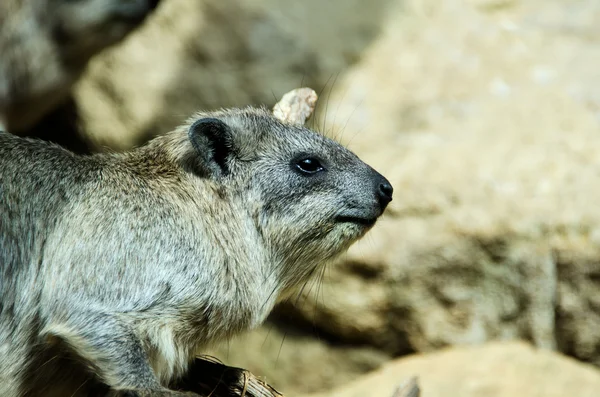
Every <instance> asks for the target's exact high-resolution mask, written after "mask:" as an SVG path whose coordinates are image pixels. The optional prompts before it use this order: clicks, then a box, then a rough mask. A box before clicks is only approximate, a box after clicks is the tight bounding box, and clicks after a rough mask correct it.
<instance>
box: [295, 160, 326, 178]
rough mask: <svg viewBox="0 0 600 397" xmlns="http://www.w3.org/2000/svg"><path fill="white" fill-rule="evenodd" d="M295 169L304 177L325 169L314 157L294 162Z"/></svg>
mask: <svg viewBox="0 0 600 397" xmlns="http://www.w3.org/2000/svg"><path fill="white" fill-rule="evenodd" d="M295 165H296V168H297V169H298V170H299V171H300V172H301V173H302V174H305V175H313V174H316V173H318V172H321V171H324V170H325V167H323V165H322V164H321V162H320V161H319V160H317V159H316V158H314V157H306V158H302V159H300V160H298V161H296V164H295Z"/></svg>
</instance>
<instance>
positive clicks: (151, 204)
mask: <svg viewBox="0 0 600 397" xmlns="http://www.w3.org/2000/svg"><path fill="white" fill-rule="evenodd" d="M281 120H282V118H280V117H275V116H274V115H273V114H272V113H271V112H269V111H267V110H264V109H255V108H246V109H230V110H223V111H217V112H212V113H206V114H198V115H196V116H195V117H194V118H192V119H191V120H190V121H189V122H188V123H187V124H185V125H183V126H181V127H179V128H177V129H176V130H175V131H173V132H171V133H169V134H166V135H164V136H161V137H158V138H156V139H154V140H153V141H151V142H150V143H148V144H147V145H145V146H143V147H140V148H137V149H135V150H132V151H130V152H127V153H122V154H114V153H112V154H97V155H92V156H78V155H75V154H73V153H70V152H68V151H66V150H64V149H62V148H60V147H58V146H55V145H51V144H48V143H45V142H42V141H36V140H31V139H25V138H20V137H17V136H14V135H11V134H7V133H0V298H1V299H0V356H1V357H2V360H0V395H2V396H6V397H23V396H28V397H37V396H50V397H52V396H88V395H98V393H101V391H102V390H110V391H111V393H113V394H111V395H123V394H119V393H129V394H128V395H139V396H142V395H143V396H176V395H183V394H180V393H179V392H175V391H173V390H176V389H178V385H181V384H182V383H181V381H182V380H183V379H185V377H186V374H187V373H188V370H189V369H190V366H191V365H193V360H194V357H195V356H196V354H198V353H200V352H202V349H203V348H205V347H206V346H207V345H209V344H211V343H213V342H216V341H220V340H224V339H227V338H229V337H230V336H232V335H234V334H236V333H239V332H241V331H244V330H247V329H250V328H252V327H255V326H257V325H258V324H260V323H261V322H262V321H263V320H264V319H265V318H266V317H267V315H268V314H269V312H270V311H271V309H272V308H273V306H274V305H275V303H276V302H277V300H278V298H279V297H280V296H282V295H283V294H287V293H289V292H290V291H291V290H293V289H294V288H295V287H297V286H299V285H301V284H303V283H304V282H305V281H306V280H307V279H308V278H309V277H310V276H311V275H312V274H314V273H315V271H316V270H317V269H320V268H321V267H322V266H324V264H325V263H326V262H327V261H329V260H331V259H333V258H335V257H336V256H337V255H339V254H340V253H342V252H344V251H345V250H346V249H347V248H348V247H349V246H350V245H351V244H352V243H353V242H355V241H356V240H357V239H359V238H360V237H361V236H363V235H364V234H365V233H366V232H367V231H368V230H369V229H370V228H371V227H372V226H373V224H374V223H375V222H376V220H377V219H378V218H379V217H380V216H381V214H382V213H383V211H384V210H385V208H386V206H387V204H388V203H389V202H390V200H391V199H392V187H391V185H390V183H389V182H388V181H387V180H386V179H385V178H384V177H383V176H381V175H380V174H379V173H377V172H376V171H375V170H373V169H372V168H371V167H369V166H368V165H367V164H365V163H363V162H362V161H361V160H360V159H359V158H358V157H357V156H356V155H355V154H353V153H352V152H350V151H349V150H347V149H346V148H344V147H343V146H341V145H339V144H338V143H336V142H334V141H332V140H330V139H328V138H326V137H324V136H322V135H320V134H318V133H315V132H313V131H311V130H309V129H307V128H305V127H303V126H302V125H300V124H299V123H290V122H287V121H286V122H282V121H281ZM286 120H287V119H286ZM186 384H189V382H188V383H186ZM190 392H193V390H190ZM94 393H96V394H94Z"/></svg>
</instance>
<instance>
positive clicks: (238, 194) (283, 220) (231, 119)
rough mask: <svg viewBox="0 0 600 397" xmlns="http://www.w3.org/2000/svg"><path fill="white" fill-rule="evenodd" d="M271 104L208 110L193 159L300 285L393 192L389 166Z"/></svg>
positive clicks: (289, 281) (371, 219) (357, 233)
mask: <svg viewBox="0 0 600 397" xmlns="http://www.w3.org/2000/svg"><path fill="white" fill-rule="evenodd" d="M302 124H303V123H295V124H294V123H288V122H285V121H284V122H282V121H280V119H279V118H278V117H275V116H274V115H273V114H272V113H271V112H269V111H267V110H265V109H252V108H250V109H239V110H227V111H221V112H215V113H211V114H207V115H200V116H199V117H197V118H195V119H194V120H193V121H192V122H191V126H190V127H189V129H188V137H189V140H190V141H191V143H192V147H193V148H194V149H195V150H193V151H192V155H191V156H190V158H189V159H188V160H189V161H190V164H193V166H192V167H193V169H195V170H197V172H198V173H199V174H200V175H205V176H208V178H212V179H216V180H217V183H218V186H219V188H220V189H222V190H223V193H224V194H226V195H227V196H228V197H231V198H232V199H233V200H237V201H238V202H239V203H240V204H241V207H242V208H244V210H245V211H247V213H248V215H249V217H250V218H251V219H252V220H253V227H254V228H256V230H257V231H258V233H259V235H260V236H261V239H262V241H264V245H265V247H267V248H268V249H269V250H270V251H271V255H272V256H273V257H274V258H275V261H276V262H277V263H279V264H280V267H281V268H282V270H283V271H284V272H285V274H283V276H284V278H285V279H286V280H285V284H286V286H287V287H292V286H294V284H295V283H297V282H298V280H301V279H302V278H303V277H304V276H306V273H307V272H308V273H310V272H311V271H312V270H314V268H315V266H317V265H318V264H320V263H322V262H323V261H326V260H329V259H332V258H333V257H335V256H336V255H338V254H340V253H342V252H343V251H345V250H346V249H347V248H348V247H349V246H350V245H351V244H352V243H353V242H354V241H356V240H357V239H359V238H360V237H362V236H363V235H364V234H365V233H366V232H367V231H368V230H369V229H370V228H371V227H372V226H373V225H374V224H375V222H376V221H377V219H378V218H379V216H381V215H382V213H383V212H384V210H385V208H386V206H387V205H388V204H389V202H390V201H391V200H392V192H393V188H392V186H391V184H390V183H389V182H388V181H387V179H385V178H384V177H383V176H382V175H381V174H379V173H378V172H377V171H375V170H374V169H373V168H371V167H370V166H368V165H367V164H365V163H364V162H362V161H361V160H360V159H359V158H358V157H357V156H356V155H355V154H354V153H352V152H351V151H349V150H348V149H346V148H345V147H343V146H342V145H340V144H339V143H337V142H335V141H333V140H331V139H328V138H326V137H325V136H323V135H321V134H318V133H316V132H314V131H311V130H309V129H308V128H305V127H304V126H303V125H302Z"/></svg>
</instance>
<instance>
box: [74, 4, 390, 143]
mask: <svg viewBox="0 0 600 397" xmlns="http://www.w3.org/2000/svg"><path fill="white" fill-rule="evenodd" d="M390 2H391V0H373V1H370V2H369V4H368V5H366V4H364V3H363V2H361V1H360V0H334V1H327V2H322V1H320V0H307V1H303V2H300V3H299V2H297V1H293V0H251V1H239V0H194V1H190V0H166V1H164V2H163V3H161V5H160V6H159V8H158V9H157V10H156V12H155V13H154V14H153V15H152V16H151V18H149V20H148V21H147V23H146V24H145V25H144V26H143V27H142V28H141V29H139V31H137V32H135V34H133V35H131V36H130V37H128V39H127V40H125V41H124V42H123V43H122V44H121V45H119V46H118V47H115V48H114V49H111V50H110V51H107V52H105V53H103V54H102V55H100V56H99V57H97V58H96V59H95V60H94V61H93V62H92V63H91V65H90V67H89V70H88V73H87V75H86V77H85V78H84V79H83V80H82V81H81V83H80V84H79V85H78V87H77V92H76V98H77V100H78V102H79V104H80V107H81V111H82V115H83V119H84V121H85V124H86V129H87V130H88V131H89V133H90V134H91V135H92V137H93V138H95V140H96V141H97V142H99V143H100V144H103V145H107V146H109V147H111V148H114V149H124V148H128V147H131V146H132V145H135V144H137V143H139V142H141V141H144V140H146V139H147V138H148V137H150V136H152V135H155V134H158V133H163V132H165V131H168V130H170V129H171V128H173V127H174V126H175V125H176V124H179V123H181V122H182V120H183V119H185V118H187V117H188V116H190V115H191V114H192V113H193V112H195V111H197V110H199V109H204V110H208V109H214V108H219V107H230V106H244V105H250V104H252V105H256V104H264V105H267V106H269V107H270V106H272V105H274V104H275V101H276V99H275V98H280V97H281V95H283V94H284V93H285V92H288V91H290V90H291V89H294V88H297V87H298V86H300V85H304V86H309V87H312V88H314V89H315V90H316V91H317V92H318V91H319V90H320V89H321V88H322V87H323V86H324V85H325V84H326V82H327V81H328V80H329V79H333V78H335V76H336V75H337V74H339V73H341V72H344V71H345V70H346V69H347V67H348V65H349V64H351V63H353V62H355V61H356V60H357V59H359V57H360V55H361V53H362V50H363V49H364V48H365V47H366V46H367V45H368V44H369V43H370V42H371V41H372V40H373V39H374V38H375V37H376V36H377V34H378V32H379V29H380V26H381V25H382V23H381V20H382V18H383V16H384V15H385V12H386V9H387V5H388V4H389V3H390ZM357 11H358V12H357Z"/></svg>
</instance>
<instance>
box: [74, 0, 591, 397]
mask: <svg viewBox="0 0 600 397" xmlns="http://www.w3.org/2000/svg"><path fill="white" fill-rule="evenodd" d="M388 3H389V1H385V0H378V1H376V2H361V1H358V0H352V1H347V0H337V1H332V2H321V1H318V0H310V1H307V2H297V1H292V0H285V1H278V0H254V1H247V2H241V1H233V0H224V1H217V0H206V1H198V2H191V1H188V0H169V1H165V2H164V3H163V4H162V5H161V8H160V9H159V10H158V12H157V13H156V14H155V15H154V16H153V19H152V20H150V21H149V23H148V24H146V26H145V27H144V28H143V29H141V30H140V31H139V32H137V33H136V34H134V35H132V37H130V38H129V39H128V40H127V41H126V42H125V43H123V45H121V46H119V47H118V48H115V49H114V50H112V51H110V52H108V53H107V54H105V55H104V56H102V57H99V58H98V59H97V60H95V61H94V63H93V64H92V65H91V68H90V71H89V74H88V76H87V77H86V78H85V79H84V80H83V81H82V83H81V84H80V85H79V87H78V92H77V98H78V100H79V102H80V105H81V106H82V108H83V111H84V119H85V121H86V124H87V127H88V129H89V130H90V131H91V133H92V135H93V136H94V137H95V138H96V140H97V141H98V142H101V143H104V144H106V145H108V146H110V147H113V148H116V149H121V148H126V147H129V146H131V145H134V144H136V143H138V142H141V141H143V140H145V139H147V138H148V137H149V136H151V135H154V134H157V133H160V132H164V131H166V130H169V129H170V128H172V126H173V125H174V124H177V123H178V122H180V121H181V120H182V119H183V118H185V117H187V116H188V115H190V114H191V113H192V112H193V111H195V110H197V109H211V108H216V107H221V106H232V105H245V104H250V103H252V104H257V103H264V104H265V105H267V106H272V105H273V103H274V97H279V96H280V95H281V94H283V93H284V92H286V91H289V90H290V89H293V88H296V87H298V86H300V85H304V86H310V87H312V88H314V89H315V90H316V91H317V92H319V91H320V89H321V88H322V87H323V86H324V85H325V84H326V83H327V82H328V84H327V85H328V87H331V86H333V90H332V92H331V95H329V92H328V90H326V91H325V92H324V93H322V94H320V95H319V97H320V102H319V105H320V108H319V109H318V110H317V112H318V113H320V114H321V117H319V118H317V124H319V125H321V126H322V127H324V130H325V131H327V133H329V134H331V135H334V136H336V137H338V138H339V139H340V140H342V141H343V142H346V143H347V144H348V145H349V146H350V148H351V149H354V150H355V151H356V152H357V153H358V154H359V155H360V156H361V157H363V158H364V159H365V160H366V161H367V162H369V163H371V164H372V165H373V166H375V168H377V169H378V170H379V171H381V172H382V173H383V174H384V175H386V176H387V177H388V178H389V179H390V181H391V182H392V183H393V185H394V187H395V196H394V201H393V202H392V205H391V207H390V209H389V211H388V214H387V215H386V216H385V217H384V219H382V221H381V222H379V223H378V225H377V226H376V227H375V228H374V230H373V231H372V232H371V233H369V234H368V235H367V237H366V238H365V239H364V240H363V241H361V242H360V243H359V244H357V245H356V246H354V247H353V248H352V249H351V251H350V252H349V253H348V254H347V255H346V256H344V258H342V260H341V261H339V262H338V263H336V264H334V265H332V266H330V267H328V268H327V271H326V272H325V273H324V277H323V279H322V280H321V281H320V282H319V283H317V282H315V284H314V285H313V286H312V288H307V289H305V290H304V296H303V298H304V299H300V302H301V303H300V304H295V302H292V303H286V304H284V305H282V306H281V308H280V309H279V310H278V312H277V313H276V315H275V316H274V318H275V319H277V320H278V321H279V322H282V321H283V322H287V323H288V324H287V325H286V326H287V327H288V328H289V329H290V330H288V331H276V332H275V331H274V332H275V334H276V335H278V336H276V337H274V336H270V337H266V336H265V338H267V339H270V341H268V342H267V343H263V339H262V336H263V335H265V333H267V332H268V331H267V329H268V328H264V329H261V330H258V331H256V332H257V334H252V335H260V337H256V336H252V335H251V336H249V338H250V341H249V342H247V341H246V342H237V341H233V342H232V343H231V344H230V345H229V348H228V350H227V351H229V352H230V353H231V355H230V356H227V358H225V357H223V354H224V353H225V351H224V350H217V351H218V352H219V353H220V355H219V356H220V357H221V358H222V359H224V360H225V361H226V362H227V363H228V364H232V365H239V366H244V367H247V368H249V369H250V370H252V371H253V372H254V373H256V374H258V375H260V374H263V375H266V376H267V380H268V381H269V382H272V383H273V384H274V385H275V386H276V387H278V388H280V389H281V391H283V392H284V394H288V395H293V394H294V392H295V391H316V390H321V389H324V388H328V387H331V386H333V385H335V384H339V383H340V382H345V381H347V380H348V379H350V378H352V377H354V376H356V375H357V374H359V373H361V372H364V371H366V370H369V369H372V368H374V367H376V366H377V365H378V364H379V363H381V362H383V361H384V360H385V359H386V357H387V355H388V354H390V355H392V354H393V355H400V354H405V353H410V352H415V351H417V352H427V351H431V350H434V349H438V348H441V347H443V346H447V345H470V344H478V343H482V342H485V341H489V340H493V339H515V338H519V339H526V340H529V341H531V342H532V343H533V344H535V345H536V346H539V347H543V348H545V349H558V350H560V351H562V352H564V353H566V354H569V355H572V356H574V357H576V358H578V359H581V360H583V361H587V362H591V363H594V364H596V365H600V205H599V203H600V192H599V191H598V190H596V189H598V186H600V73H599V72H598V71H599V70H600V69H599V67H598V65H599V63H598V62H599V60H600V2H598V1H597V0H579V1H563V0H531V1H527V2H525V1H519V0H469V1H460V0H443V1H440V0H396V1H393V3H394V4H393V5H392V6H389V5H388ZM380 27H383V30H382V32H381V33H380V34H379V35H378V32H379V28H380ZM375 38H376V39H375ZM374 39H375V40H374ZM354 62H357V63H356V64H355V65H354V66H353V67H352V68H350V69H348V65H349V64H351V63H354ZM338 72H341V73H340V75H339V76H338V77H336V76H337V73H338ZM272 92H273V93H272ZM273 94H274V95H273ZM282 319H283V320H282ZM277 329H278V328H277ZM277 329H276V330H277ZM315 330H316V331H315ZM277 332H279V333H277ZM283 332H288V337H286V338H285V341H284V342H282V339H283V338H284V337H283ZM315 334H318V335H319V338H320V339H318V340H317V339H316V338H314V335H315ZM271 335H273V333H272V334H271ZM273 338H275V341H273ZM257 339H259V340H260V342H259V341H257ZM357 345H370V346H376V347H378V348H380V349H382V351H385V352H386V354H378V353H374V352H373V351H372V350H370V349H369V348H366V347H355V346H357ZM268 346H270V347H268ZM280 346H283V347H280ZM363 349H364V350H363ZM498 349H500V348H498ZM280 350H281V353H280V352H279V351H280ZM461 351H464V352H468V351H470V350H461ZM510 351H512V350H508V352H509V353H510ZM509 353H506V354H509ZM456 354H459V353H456ZM464 354H466V355H468V354H469V353H464ZM497 354H498V355H501V354H504V353H501V352H500V351H499V352H498V353H497ZM509 355H510V354H509ZM435 357H437V356H435ZM536 357H538V358H539V360H542V361H543V359H544V357H553V356H552V355H550V356H546V355H540V356H536ZM274 358H275V359H276V360H275V363H273V360H274ZM538 358H536V360H538ZM417 360H419V359H417ZM423 360H426V359H423ZM472 360H474V362H475V364H477V359H476V358H475V359H472ZM549 360H550V358H549ZM320 362H322V363H323V364H319V363H320ZM424 362H425V361H424ZM440 362H441V361H440ZM536 362H537V361H536ZM445 363H446V364H445V366H447V367H448V370H450V371H452V370H458V368H456V367H457V365H456V364H454V363H452V361H451V360H449V361H445ZM440 365H442V364H440ZM490 365H491V364H490ZM536 365H538V364H536ZM549 365H551V364H549ZM290 368H292V369H293V370H290ZM424 368H425V367H424ZM490 368H492V369H496V370H499V369H497V368H496V367H493V366H491V367H490ZM519 368H521V367H519ZM536 368H543V364H542V363H540V364H539V365H538V367H536ZM474 370H475V369H474ZM522 370H523V371H525V368H522ZM311 371H312V372H311ZM503 371H509V372H510V371H512V370H511V369H510V367H505V369H504V370H503ZM539 371H540V372H539V373H538V374H541V373H542V372H543V371H542V370H541V369H540V370H539ZM557 371H558V370H557ZM585 371H588V370H585ZM585 371H584V372H585ZM424 372H427V371H424ZM490 372H491V374H492V375H494V373H493V372H492V371H490ZM438 373H439V374H443V369H439V371H438ZM525 373H526V372H525ZM559 373H560V371H558V372H557V373H556V376H559ZM586 373H588V372H586ZM299 374H301V375H302V379H300V377H299ZM409 375H410V374H406V376H409ZM422 375H423V376H425V375H426V374H425V373H423V374H422ZM440 376H441V375H440ZM465 376H466V375H465ZM481 376H482V374H481V373H479V372H477V377H475V378H474V379H472V380H466V378H463V382H462V383H461V384H462V385H463V386H462V387H470V386H468V384H470V383H469V382H477V381H478V379H479V378H480V377H481ZM490 376H491V375H490ZM515 376H516V375H515ZM540 376H541V375H540ZM582 376H583V375H582ZM586 376H587V375H586ZM305 377H307V378H305ZM574 377H575V378H574V379H578V378H577V377H576V376H575V375H574ZM404 378H405V376H404V375H402V374H401V376H399V378H398V381H401V380H402V379H404ZM553 378H554V373H553V372H548V382H549V384H554V383H552V382H551V381H552V380H553ZM305 379H309V381H306V380H305ZM448 379H449V380H448V381H450V378H448ZM523 379H526V378H525V377H524V378H523ZM457 382H458V380H457ZM543 383H544V382H543V381H537V384H538V385H539V384H543ZM456 385H457V387H458V386H460V385H458V383H456ZM424 386H425V391H424V395H425V396H430V395H435V394H430V393H434V392H433V391H431V390H434V389H431V388H430V389H429V391H428V390H427V385H424ZM557 387H558V386H557ZM559 389H560V388H558V389H557V390H559ZM560 390H563V392H564V390H565V389H560ZM596 390H597V389H596ZM369 395H371V394H369ZM461 395H469V394H461ZM479 395H481V394H479ZM486 395H490V396H491V395H493V394H491V392H490V394H486ZM498 395H510V394H498ZM523 395H525V394H523ZM531 395H535V394H531ZM547 395H551V394H547ZM562 395H575V394H571V393H566V394H564V393H563V394H562ZM581 395H585V394H581Z"/></svg>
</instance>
